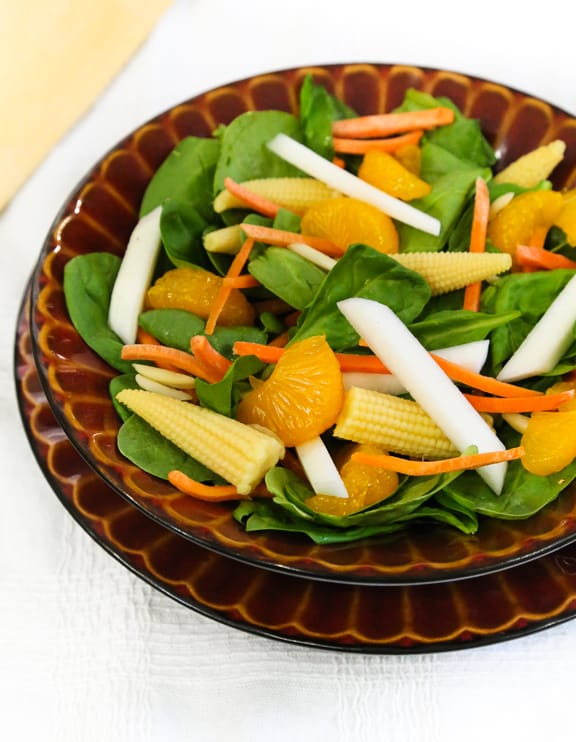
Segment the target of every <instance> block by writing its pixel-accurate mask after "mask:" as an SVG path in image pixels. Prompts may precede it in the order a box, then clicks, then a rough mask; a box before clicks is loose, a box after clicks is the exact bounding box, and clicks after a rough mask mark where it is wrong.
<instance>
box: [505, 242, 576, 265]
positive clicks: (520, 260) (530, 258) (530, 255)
mask: <svg viewBox="0 0 576 742" xmlns="http://www.w3.org/2000/svg"><path fill="white" fill-rule="evenodd" d="M516 262H517V264H518V265H520V266H522V267H529V268H536V269H537V270H556V269H558V268H567V269H569V270H575V269H576V261H574V260H570V258H566V257H564V255H559V254H558V253H555V252H550V251H549V250H545V249H544V248H542V247H534V246H532V245H518V247H517V248H516Z"/></svg>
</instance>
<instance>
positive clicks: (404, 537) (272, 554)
mask: <svg viewBox="0 0 576 742" xmlns="http://www.w3.org/2000/svg"><path fill="white" fill-rule="evenodd" d="M310 72H311V73H313V74H314V76H315V78H316V79H317V80H318V81H319V82H322V83H323V84H324V85H326V86H327V87H328V88H329V89H330V90H331V91H333V92H335V93H336V94H337V95H338V96H340V97H341V98H343V99H344V100H345V101H346V102H347V103H348V104H350V105H351V106H352V107H353V108H354V109H355V110H356V111H358V112H359V113H361V114H362V113H369V112H379V111H384V110H389V109H391V108H393V107H394V106H396V105H398V104H399V103H400V101H401V100H402V98H403V96H404V93H405V91H406V89H407V88H408V87H416V88H420V89H423V90H426V91H428V92H430V93H432V94H434V95H443V96H448V97H449V98H451V99H452V100H453V101H454V102H455V103H456V104H457V105H458V106H459V107H460V108H461V110H462V111H463V112H464V113H465V114H467V115H469V116H471V117H475V118H477V119H479V120H480V122H481V124H482V127H483V130H484V132H485V133H486V135H487V137H488V138H489V140H490V141H491V143H492V144H493V146H494V147H495V148H496V150H497V152H498V154H499V155H500V167H502V166H504V165H505V164H507V163H508V162H510V161H511V160H513V159H515V158H516V157H518V156H519V155H520V154H522V153H524V152H526V151H528V150H530V149H532V148H534V147H535V146H537V145H539V144H541V143H544V142H547V141H550V140H552V139H556V138H561V139H563V140H564V141H565V142H566V144H567V153H566V157H565V160H564V161H563V163H562V164H561V166H559V167H558V168H557V170H556V172H555V176H554V178H555V186H556V187H558V188H560V187H568V186H574V185H575V184H576V120H574V119H573V118H572V117H571V116H570V115H569V114H567V113H565V112H563V111H561V110H559V109H557V108H554V107H553V106H551V105H549V104H547V103H545V102H543V101H540V100H536V99H534V98H531V97H529V96H527V95H525V94H523V93H521V92H518V91H515V90H510V89H508V88H506V87H503V86H502V85H498V84H496V83H492V82H487V81H484V80H480V79H477V78H473V77H468V76H464V75H461V74H456V73H453V72H446V71H439V70H432V69H422V68H418V67H408V66H392V65H374V64H354V65H334V66H326V67H314V68H303V69H293V70H286V71H282V72H275V73H271V74H265V75H260V76H257V77H254V78H250V79H247V80H242V81H239V82H235V83H232V84H230V85H227V86H225V87H222V88H218V89H216V90H212V91H210V92H208V93H205V94H203V95H200V96H198V97H196V98H194V99H192V100H189V101H187V102H185V103H182V104H181V105H178V106H175V107H174V108H173V109H171V110H169V111H166V112H165V113H163V114H162V115H160V116H158V117H157V118H155V119H153V120H151V121H149V122H147V123H146V124H144V125H142V126H141V127H140V128H138V129H137V130H136V131H135V132H133V133H132V134H131V135H130V136H128V137H127V138H126V139H125V140H123V141H122V142H120V143H119V144H118V145H117V146H116V147H114V148H113V149H112V150H111V151H110V152H108V153H107V154H106V155H105V156H104V157H103V158H102V159H101V160H100V161H99V162H98V163H97V164H96V165H95V166H94V168H93V169H92V171H91V172H90V173H88V175H87V176H86V177H85V179H84V180H83V181H82V182H81V183H80V184H79V185H78V187H77V188H76V189H75V191H74V192H73V194H72V195H71V197H70V199H69V200H68V201H67V203H66V204H65V205H64V207H63V209H62V211H61V213H60V214H59V215H58V216H57V218H56V220H55V222H54V225H53V227H52V229H51V230H50V234H49V235H48V237H47V239H46V242H45V244H44V246H43V248H42V251H41V254H40V258H39V262H38V265H37V269H36V271H35V274H34V276H33V281H32V311H31V332H32V340H33V345H34V352H35V356H36V362H37V367H38V371H39V376H40V381H41V384H42V387H43V389H44V391H45V394H46V396H47V399H48V401H49V403H50V406H51V408H52V410H53V412H54V414H55V416H56V419H57V420H58V423H59V424H60V425H61V426H62V428H63V429H64V431H65V432H66V434H67V436H68V437H69V439H70V441H71V442H72V443H73V445H74V446H75V447H76V449H77V450H78V452H79V453H80V454H81V455H82V457H83V458H84V459H85V460H86V461H87V462H88V464H89V465H90V466H92V467H93V468H94V470H95V471H96V472H98V474H99V475H100V476H101V478H102V479H103V480H104V481H105V482H106V483H107V485H109V486H110V487H111V488H112V489H114V490H115V491H116V492H117V493H118V494H119V495H121V496H122V497H123V498H124V499H125V500H126V501H128V502H129V503H131V504H132V505H134V506H136V507H137V508H138V509H139V510H141V511H142V512H143V513H145V514H146V515H148V516H149V517H150V518H151V519H152V520H154V521H156V522H157V523H158V524H160V525H162V526H164V527H167V528H168V529H170V530H171V531H173V532H175V533H177V534H179V535H181V536H184V537H185V538H187V539H189V540H191V541H193V542H195V543H196V544H197V545H200V546H203V547H207V548H209V549H211V550H213V551H216V552H219V553H220V554H223V555H227V556H230V557H233V558H235V559H238V560H241V561H244V562H248V563H250V564H253V565H258V566H261V567H265V568H268V569H271V570H275V571H281V572H285V573H289V574H291V575H299V576H305V577H312V578H315V579H318V580H328V581H341V582H349V583H359V584H360V583H366V584H402V583H404V584H409V583H419V582H434V581H436V582H437V581H447V580H453V579H456V578H462V577H472V576H477V575H480V574H483V573H487V572H493V571H498V570H502V569H504V568H507V567H510V566H514V565H518V564H519V563H522V562H524V561H528V560H531V559H534V558H536V557H540V556H542V555H543V554H546V553H548V552H551V551H553V550H555V549H558V548H560V547H562V546H565V545H566V544H568V543H569V542H571V541H572V540H574V539H575V538H576V488H570V489H568V490H567V491H566V492H564V493H563V494H562V495H561V496H560V497H559V498H558V499H557V500H556V501H555V502H554V503H553V504H551V505H550V506H549V507H547V508H546V509H545V510H543V511H542V512H541V513H539V514H538V515H536V516H535V517H533V518H531V519H529V520H526V521H524V522H507V521H496V520H485V521H483V522H482V524H481V527H480V530H479V533H478V534H477V535H476V536H463V535H461V534H459V533H456V532H454V531H452V530H447V529H446V528H443V527H441V526H437V527H436V526H435V527H429V528H427V529H422V528H420V529H416V528H414V529H411V530H409V531H406V532H405V533H402V534H396V535H394V536H390V537H387V538H380V539H371V540H366V541H361V542H357V543H353V544H348V545H337V546H316V545H314V544H312V543H311V542H310V541H308V540H307V539H306V538H305V537H303V536H302V537H301V536H298V535H288V534H280V533H273V532H270V533H259V534H250V535H249V534H247V533H246V532H245V531H244V530H243V529H242V528H241V527H240V526H239V525H238V524H237V523H236V522H235V521H234V520H233V518H232V515H231V513H232V507H231V506H230V505H226V504H209V503H204V502H199V501H195V500H193V499H191V498H189V497H186V496H183V495H181V494H179V493H178V492H175V491H174V490H173V489H172V488H171V487H170V486H169V485H168V484H167V483H166V482H164V481H161V480H158V479H155V478H154V477H152V476H149V475H148V474H145V473H143V472H142V471H140V470H138V469H137V468H135V467H134V466H133V465H131V464H130V463H129V462H127V461H126V460H125V459H124V458H123V457H122V456H121V455H120V454H119V452H118V450H117V448H116V443H115V436H116V432H117V430H118V426H119V420H118V418H117V416H116V413H115V412H114V409H113V407H112V403H111V401H110V398H109V396H108V393H107V386H108V382H109V380H110V378H111V376H112V375H113V371H112V370H111V369H110V368H109V367H108V366H106V364H104V363H103V362H102V361H101V360H100V359H99V358H97V357H96V356H95V355H94V353H93V352H92V351H91V350H90V349H89V348H87V347H86V345H85V344H84V343H83V342H82V340H81V339H80V337H79V336H78V334H77V332H76V330H75V329H74V327H73V326H72V324H71V322H70V320H69V318H68V314H67V312H66V308H65V304H64V297H63V291H62V276H63V269H64V265H65V264H66V262H67V261H68V260H70V259H71V258H72V257H74V256H75V255H78V254H83V253H87V252H92V251H110V252H112V253H114V254H116V255H122V253H123V250H124V248H125V245H126V242H127V239H128V236H129V235H130V232H131V230H132V229H133V227H134V225H135V223H136V221H137V213H138V206H139V202H140V199H141V197H142V194H143V192H144V190H145V188H146V185H147V183H148V181H149V180H150V177H151V175H152V173H153V172H154V170H155V169H156V168H157V167H158V166H159V164H160V163H161V162H162V161H163V159H164V158H165V157H166V155H167V154H168V152H169V151H170V150H171V149H172V148H173V147H174V145H175V144H176V143H177V142H178V141H179V140H181V139H182V138H183V137H185V136H188V135H197V136H208V135H209V134H210V132H211V131H212V130H213V129H214V128H215V127H216V126H217V125H218V124H220V123H224V124H226V123H228V122H229V121H230V120H231V119H232V118H234V117H235V116H236V115H238V114H239V113H242V112H243V111H246V110H253V109H266V108H277V109H283V110H288V111H293V110H295V107H296V101H297V92H298V89H299V86H300V84H301V82H302V80H303V78H304V76H305V75H306V74H307V73H310Z"/></svg>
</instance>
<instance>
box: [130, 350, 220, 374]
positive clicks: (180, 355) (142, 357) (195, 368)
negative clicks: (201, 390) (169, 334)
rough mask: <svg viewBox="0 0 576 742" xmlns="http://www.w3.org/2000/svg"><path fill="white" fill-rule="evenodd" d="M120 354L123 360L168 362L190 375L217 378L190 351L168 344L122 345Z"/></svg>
mask: <svg viewBox="0 0 576 742" xmlns="http://www.w3.org/2000/svg"><path fill="white" fill-rule="evenodd" d="M120 355H121V357H122V359H123V360H125V361H152V362H154V363H158V362H160V363H163V362H168V363H169V364H170V365H171V366H172V367H173V368H174V369H178V370H180V371H186V372H188V373H189V374H192V376H197V377H198V378H200V379H204V380H205V381H209V382H214V381H218V380H219V378H218V377H217V376H216V375H215V374H214V373H213V372H210V370H209V369H207V368H206V367H205V366H204V365H203V364H202V363H200V362H199V361H197V360H196V359H195V358H194V357H193V356H192V354H191V353H186V351H184V350H178V349H177V348H171V347H170V346H168V345H154V344H148V343H135V344H134V345H124V346H123V347H122V351H121V353H120Z"/></svg>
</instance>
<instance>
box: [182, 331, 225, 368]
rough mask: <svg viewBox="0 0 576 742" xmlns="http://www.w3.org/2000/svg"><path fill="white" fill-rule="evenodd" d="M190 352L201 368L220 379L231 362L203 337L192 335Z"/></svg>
mask: <svg viewBox="0 0 576 742" xmlns="http://www.w3.org/2000/svg"><path fill="white" fill-rule="evenodd" d="M190 350H191V351H192V353H193V354H194V357H195V358H196V360H197V361H198V363H200V364H201V365H202V366H204V367H205V368H206V369H208V370H209V371H211V372H213V373H214V375H215V376H219V377H220V378H222V377H223V376H224V375H225V373H226V372H227V371H228V369H229V368H230V366H231V365H232V362H231V361H229V360H228V358H226V357H225V356H223V355H222V354H221V353H219V352H218V351H217V350H216V348H214V346H213V345H212V344H211V343H210V341H209V340H208V338H207V337H206V336H205V335H194V336H193V337H192V338H191V339H190Z"/></svg>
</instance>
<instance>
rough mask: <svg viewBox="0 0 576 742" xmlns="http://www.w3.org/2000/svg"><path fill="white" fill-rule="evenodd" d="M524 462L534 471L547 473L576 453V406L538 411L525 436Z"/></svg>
mask: <svg viewBox="0 0 576 742" xmlns="http://www.w3.org/2000/svg"><path fill="white" fill-rule="evenodd" d="M521 445H522V447H523V448H524V456H523V457H522V464H523V465H524V468H525V469H527V470H528V471H529V472H531V473H532V474H537V475H538V476H540V477H546V476H548V475H549V474H554V473H555V472H558V471H560V470H561V469H563V468H564V467H565V466H568V464H569V463H570V462H571V461H572V460H573V459H574V457H576V410H573V409H572V410H566V411H563V412H535V413H533V414H532V416H531V417H530V420H529V422H528V426H527V428H526V431H525V432H524V435H523V436H522V443H521Z"/></svg>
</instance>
